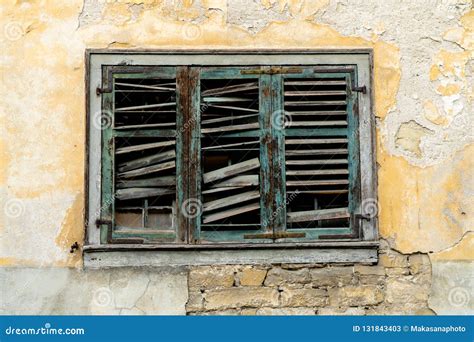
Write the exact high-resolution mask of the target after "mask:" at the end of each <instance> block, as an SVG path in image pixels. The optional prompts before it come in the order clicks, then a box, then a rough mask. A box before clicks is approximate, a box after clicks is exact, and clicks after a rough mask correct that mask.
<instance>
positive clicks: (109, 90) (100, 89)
mask: <svg viewBox="0 0 474 342" xmlns="http://www.w3.org/2000/svg"><path fill="white" fill-rule="evenodd" d="M111 92H112V88H101V87H97V88H96V89H95V93H96V94H97V96H100V95H101V94H104V93H111Z"/></svg>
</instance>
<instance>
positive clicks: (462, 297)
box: [448, 286, 471, 308]
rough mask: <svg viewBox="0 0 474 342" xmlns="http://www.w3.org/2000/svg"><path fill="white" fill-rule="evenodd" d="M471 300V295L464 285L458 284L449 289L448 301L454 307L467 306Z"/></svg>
mask: <svg viewBox="0 0 474 342" xmlns="http://www.w3.org/2000/svg"><path fill="white" fill-rule="evenodd" d="M470 300H471V295H470V293H469V291H468V290H466V289H465V288H464V287H460V286H456V287H453V288H452V289H451V290H449V293H448V302H449V304H451V305H452V306H454V307H457V308H460V307H463V306H466V305H467V304H468V303H469V301H470Z"/></svg>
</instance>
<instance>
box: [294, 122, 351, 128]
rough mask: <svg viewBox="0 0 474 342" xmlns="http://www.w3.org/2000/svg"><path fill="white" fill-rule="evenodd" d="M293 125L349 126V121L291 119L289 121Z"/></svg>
mask: <svg viewBox="0 0 474 342" xmlns="http://www.w3.org/2000/svg"><path fill="white" fill-rule="evenodd" d="M289 126H291V127H312V126H347V121H345V120H337V121H316V120H315V121H295V120H293V121H291V123H289Z"/></svg>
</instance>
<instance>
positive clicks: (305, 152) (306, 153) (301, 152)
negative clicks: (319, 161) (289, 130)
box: [285, 148, 347, 156]
mask: <svg viewBox="0 0 474 342" xmlns="http://www.w3.org/2000/svg"><path fill="white" fill-rule="evenodd" d="M327 154H330V155H332V154H347V148H335V149H327V150H323V149H320V150H291V151H285V155H287V156H319V155H327Z"/></svg>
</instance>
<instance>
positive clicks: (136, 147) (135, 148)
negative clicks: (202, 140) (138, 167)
mask: <svg viewBox="0 0 474 342" xmlns="http://www.w3.org/2000/svg"><path fill="white" fill-rule="evenodd" d="M171 145H176V140H170V141H160V142H156V143H150V144H141V145H133V146H127V147H119V148H117V149H116V150H115V154H123V153H129V152H136V151H143V150H148V149H151V148H158V147H164V146H171Z"/></svg>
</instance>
